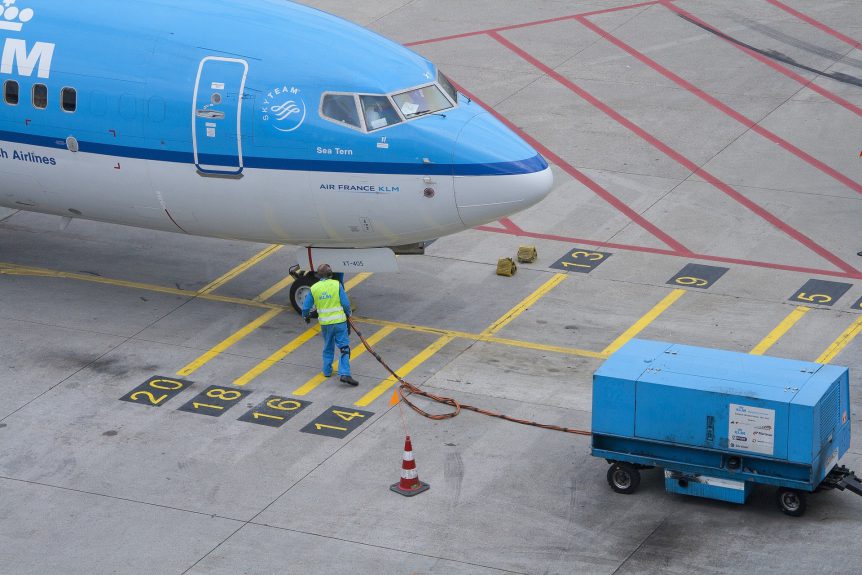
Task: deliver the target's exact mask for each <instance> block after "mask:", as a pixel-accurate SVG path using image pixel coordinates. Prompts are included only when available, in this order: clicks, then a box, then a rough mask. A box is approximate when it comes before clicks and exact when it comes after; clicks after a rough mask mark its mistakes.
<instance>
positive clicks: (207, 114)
mask: <svg viewBox="0 0 862 575" xmlns="http://www.w3.org/2000/svg"><path fill="white" fill-rule="evenodd" d="M197 117H198V118H206V119H207V120H224V112H219V111H216V110H198V111H197Z"/></svg>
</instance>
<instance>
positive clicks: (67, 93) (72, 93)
mask: <svg viewBox="0 0 862 575" xmlns="http://www.w3.org/2000/svg"><path fill="white" fill-rule="evenodd" d="M61 96H62V97H61V98H60V102H61V105H62V106H63V111H64V112H74V111H75V110H77V109H78V92H77V91H76V90H75V88H63V91H62V92H61Z"/></svg>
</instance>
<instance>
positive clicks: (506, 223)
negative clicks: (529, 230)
mask: <svg viewBox="0 0 862 575" xmlns="http://www.w3.org/2000/svg"><path fill="white" fill-rule="evenodd" d="M500 225H501V226H503V228H504V229H506V230H509V231H512V232H519V231H522V230H521V228H520V227H519V226H518V224H516V223H515V222H513V221H512V220H510V219H509V218H502V219H501V220H500Z"/></svg>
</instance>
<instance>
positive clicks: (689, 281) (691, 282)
mask: <svg viewBox="0 0 862 575" xmlns="http://www.w3.org/2000/svg"><path fill="white" fill-rule="evenodd" d="M674 281H675V282H676V283H678V284H679V285H681V286H695V287H706V286H707V285H709V282H708V281H706V280H705V279H703V278H693V277H690V276H683V277H681V278H676V279H675V280H674Z"/></svg>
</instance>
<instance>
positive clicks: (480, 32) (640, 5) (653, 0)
mask: <svg viewBox="0 0 862 575" xmlns="http://www.w3.org/2000/svg"><path fill="white" fill-rule="evenodd" d="M658 3H659V0H650V1H649V2H639V3H637V4H629V5H627V6H616V7H614V8H604V9H602V10H593V11H592V12H582V13H580V14H569V15H568V16H558V17H556V18H548V19H546V20H535V21H533V22H524V23H522V24H511V25H509V26H500V27H499V28H488V29H487V30H476V31H475V32H464V33H463V34H452V35H451V36H441V37H439V38H429V39H428V40H418V41H416V42H410V43H409V44H404V45H405V46H420V45H422V44H434V43H437V42H448V41H449V40H460V39H461V38H470V37H471V36H482V35H483V34H488V33H489V32H505V31H506V30H517V29H519V28H531V27H533V26H542V25H544V24H554V23H556V22H565V21H566V20H574V19H575V18H579V17H585V16H597V15H599V14H608V13H610V12H619V11H622V10H632V9H634V8H643V7H646V6H655V5H656V4H658Z"/></svg>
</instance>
